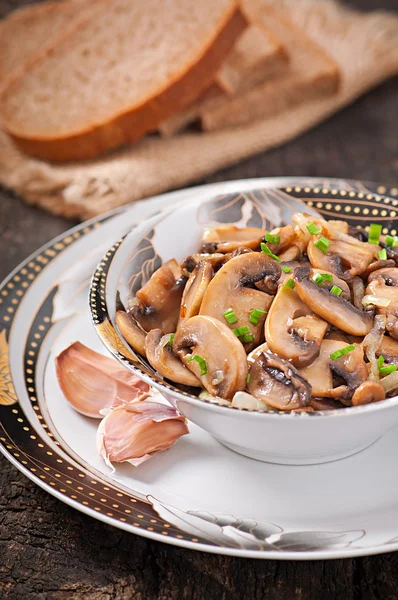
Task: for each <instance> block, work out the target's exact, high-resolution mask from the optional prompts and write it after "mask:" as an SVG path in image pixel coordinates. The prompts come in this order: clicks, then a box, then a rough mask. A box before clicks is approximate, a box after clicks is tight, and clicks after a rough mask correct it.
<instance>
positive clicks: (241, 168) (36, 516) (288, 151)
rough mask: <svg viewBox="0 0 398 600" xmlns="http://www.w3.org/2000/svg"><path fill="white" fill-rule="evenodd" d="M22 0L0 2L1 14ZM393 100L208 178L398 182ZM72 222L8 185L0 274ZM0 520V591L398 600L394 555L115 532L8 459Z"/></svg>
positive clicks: (343, 116) (373, 98)
mask: <svg viewBox="0 0 398 600" xmlns="http://www.w3.org/2000/svg"><path fill="white" fill-rule="evenodd" d="M23 3H24V2H23V1H21V0H19V1H15V0H14V1H13V0H0V17H1V16H3V15H4V14H6V13H7V11H8V10H10V9H11V8H13V7H15V6H17V5H19V4H23ZM351 4H356V5H358V6H361V7H363V8H366V9H373V8H381V7H382V8H389V9H395V10H397V9H398V0H356V1H354V0H352V1H351ZM397 99H398V80H397V79H395V80H394V81H389V82H387V83H385V84H384V85H382V86H381V87H380V88H378V89H376V90H374V91H372V92H370V93H369V94H367V95H366V96H364V97H363V98H361V99H360V100H359V101H358V102H356V103H355V104H354V105H353V106H351V107H349V108H347V109H346V110H344V111H342V112H341V113H340V114H338V115H336V116H335V117H333V118H332V119H330V120H329V121H328V122H327V123H325V124H323V125H321V126H319V127H317V128H316V129H314V130H312V131H310V132H309V133H307V134H305V135H303V136H301V137H300V138H298V139H297V140H295V141H293V142H291V143H289V144H287V145H286V146H284V147H283V148H280V149H276V150H273V151H271V152H267V153H265V154H263V155H259V156H255V157H253V158H251V159H250V160H247V161H246V162H244V163H241V164H239V165H237V166H235V167H232V168H230V169H226V170H224V171H222V172H219V173H217V174H215V175H213V176H212V177H208V178H207V179H206V180H204V181H203V182H213V181H221V180H225V179H238V178H245V177H258V176H262V177H263V176H276V175H294V176H305V175H310V176H332V177H349V178H350V177H351V178H355V179H365V180H373V181H380V182H383V183H385V184H387V185H397V183H398V142H397V109H398V102H397ZM203 182H198V183H203ZM70 226H71V223H70V222H67V221H66V220H64V219H60V218H56V217H52V216H50V215H47V214H45V213H43V212H41V211H39V210H36V209H34V208H30V207H27V206H25V205H24V204H23V203H22V202H21V200H20V199H19V198H16V197H15V196H14V195H13V194H12V193H10V192H9V191H7V190H4V189H3V190H2V189H1V188H0V280H1V279H3V277H5V276H6V275H7V273H8V272H9V271H10V270H11V269H12V268H13V267H14V266H15V265H17V264H18V263H19V262H20V261H21V260H22V259H23V258H25V256H26V255H28V254H29V253H30V252H32V251H33V250H35V249H36V248H37V247H38V246H40V245H42V244H43V243H44V242H46V241H48V240H50V239H51V238H53V237H54V236H56V235H57V234H59V233H60V232H62V231H64V230H65V229H67V228H68V227H70ZM392 476H395V474H392ZM349 501H350V500H349V498H347V503H349ZM0 524H1V526H0V598H1V599H3V598H4V599H8V600H112V599H118V600H129V599H131V598H135V599H137V600H138V599H139V600H169V599H170V600H172V599H173V600H174V599H175V600H177V599H186V600H219V599H220V600H227V599H228V600H229V599H231V600H239V599H242V600H252V599H253V600H254V599H258V600H261V599H263V598H266V599H270V600H273V599H275V600H277V599H278V600H279V599H285V600H293V599H295V598H297V599H300V600H307V599H311V600H318V599H322V600H329V599H330V600H337V599H340V598H341V599H342V600H359V599H360V598H363V599H366V600H368V599H369V600H380V599H383V600H387V599H396V598H398V591H397V590H398V553H397V554H385V555H382V556H376V557H370V558H358V559H352V560H335V561H317V562H309V563H306V562H278V561H256V560H248V559H234V558H226V557H222V556H213V555H208V554H202V553H199V552H192V551H187V550H181V549H178V548H174V547H172V546H167V545H166V544H161V543H157V542H152V541H150V540H147V539H143V538H140V537H137V536H134V535H131V534H128V533H125V532H123V531H119V530H117V529H113V528H111V527H108V526H106V525H104V524H102V523H100V522H98V521H95V520H93V519H91V518H89V517H86V516H85V515H83V514H81V513H79V512H77V511H74V510H73V509H71V508H69V507H68V506H66V505H64V504H62V503H61V502H59V501H58V500H56V499H55V498H53V497H52V496H50V495H48V494H47V493H45V492H44V491H43V490H41V489H39V488H37V487H36V486H35V485H34V484H33V483H32V482H30V481H29V480H28V479H26V478H25V477H24V476H23V475H21V474H20V473H19V472H18V471H17V470H16V469H15V468H14V467H13V466H11V464H10V463H8V462H7V461H6V460H5V459H4V458H2V459H1V469H0Z"/></svg>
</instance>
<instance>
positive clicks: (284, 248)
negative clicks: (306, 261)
mask: <svg viewBox="0 0 398 600" xmlns="http://www.w3.org/2000/svg"><path fill="white" fill-rule="evenodd" d="M271 234H272V235H278V236H279V242H278V243H277V244H272V243H270V242H267V246H268V247H269V249H270V250H271V252H272V253H273V254H276V255H278V256H279V258H280V259H281V260H284V261H287V260H297V259H299V258H300V256H301V254H302V253H303V252H304V250H305V247H306V242H305V241H304V240H303V239H302V238H300V237H298V236H297V234H296V232H295V230H294V227H293V226H292V225H285V226H284V227H276V228H275V229H273V230H272V231H271Z"/></svg>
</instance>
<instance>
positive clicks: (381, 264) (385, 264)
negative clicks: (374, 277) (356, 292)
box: [361, 259, 395, 281]
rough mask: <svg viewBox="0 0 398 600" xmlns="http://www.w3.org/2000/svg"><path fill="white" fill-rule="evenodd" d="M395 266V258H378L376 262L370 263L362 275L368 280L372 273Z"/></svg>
mask: <svg viewBox="0 0 398 600" xmlns="http://www.w3.org/2000/svg"><path fill="white" fill-rule="evenodd" d="M394 267H395V262H394V261H393V260H390V259H388V260H376V261H375V262H372V263H370V265H369V266H368V268H367V269H366V270H365V271H364V272H363V273H362V275H361V277H363V279H365V281H366V280H367V279H368V277H369V276H370V274H371V273H374V272H375V271H379V270H380V269H391V268H392V269H393V268H394Z"/></svg>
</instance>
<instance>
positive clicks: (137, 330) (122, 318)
mask: <svg viewBox="0 0 398 600" xmlns="http://www.w3.org/2000/svg"><path fill="white" fill-rule="evenodd" d="M116 325H117V326H118V328H119V329H120V333H121V334H122V336H123V337H124V339H125V340H126V342H127V343H128V345H129V346H131V347H132V349H133V350H135V351H136V352H138V354H141V356H145V335H146V333H145V331H144V330H143V329H141V327H140V326H139V325H138V324H137V322H136V321H135V319H133V317H132V316H131V315H130V314H129V313H127V312H125V311H124V310H118V311H117V312H116Z"/></svg>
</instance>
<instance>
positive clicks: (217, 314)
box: [199, 252, 281, 351]
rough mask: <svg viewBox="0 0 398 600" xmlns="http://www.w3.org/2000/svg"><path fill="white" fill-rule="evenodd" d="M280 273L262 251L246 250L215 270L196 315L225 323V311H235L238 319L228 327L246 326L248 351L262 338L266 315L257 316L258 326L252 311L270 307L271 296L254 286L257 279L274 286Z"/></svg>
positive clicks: (274, 263) (272, 260)
mask: <svg viewBox="0 0 398 600" xmlns="http://www.w3.org/2000/svg"><path fill="white" fill-rule="evenodd" d="M280 275H281V268H280V265H279V264H278V263H277V262H276V261H275V260H274V259H272V258H271V257H269V256H267V255H266V254H263V253H261V252H249V253H245V254H240V255H239V256H235V257H234V258H231V260H229V261H228V262H227V263H226V264H225V265H224V266H223V267H221V269H220V270H219V271H218V272H217V273H216V275H215V276H214V278H213V279H212V281H211V282H210V284H209V286H208V287H207V290H206V292H205V295H204V297H203V300H202V305H201V307H200V312H199V314H201V315H208V316H210V317H214V318H215V319H218V320H220V321H221V322H223V323H226V320H225V317H224V313H225V312H226V311H227V310H229V309H231V310H233V311H234V313H235V315H236V318H237V322H236V323H233V324H232V325H231V327H233V328H237V327H242V326H245V327H248V329H249V331H250V334H252V335H253V336H254V338H253V341H252V342H249V343H247V344H245V347H246V349H247V350H248V351H249V350H251V349H252V348H254V347H255V346H257V345H258V344H259V343H261V341H262V339H263V325H264V320H265V316H266V315H265V314H263V315H261V316H260V317H259V320H258V322H257V325H255V324H253V323H250V321H249V318H250V314H251V312H252V311H253V310H255V309H258V310H262V311H264V312H265V313H266V312H267V311H268V309H269V307H270V306H271V302H272V297H271V296H269V295H268V294H266V293H265V292H261V291H259V290H258V289H254V288H253V287H249V286H254V285H255V284H256V283H257V282H260V281H263V282H264V281H266V282H267V287H268V288H270V287H274V288H276V286H277V282H278V280H279V277H280Z"/></svg>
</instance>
